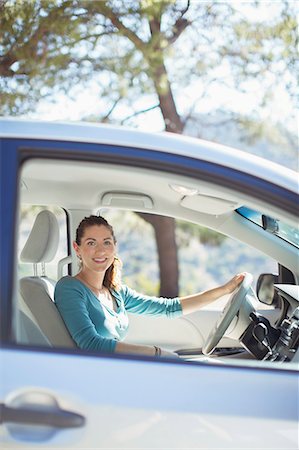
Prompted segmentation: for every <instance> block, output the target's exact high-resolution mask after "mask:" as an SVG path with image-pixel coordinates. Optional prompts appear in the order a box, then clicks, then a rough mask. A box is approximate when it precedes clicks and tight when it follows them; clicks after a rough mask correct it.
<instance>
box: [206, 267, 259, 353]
mask: <svg viewBox="0 0 299 450" xmlns="http://www.w3.org/2000/svg"><path fill="white" fill-rule="evenodd" d="M252 280H253V277H252V275H251V274H250V273H246V274H245V277H244V279H243V281H242V283H241V284H240V286H239V287H238V288H237V289H236V290H235V291H234V292H233V293H232V294H231V296H230V298H229V300H228V302H227V304H226V306H225V308H224V310H223V311H222V313H221V315H220V317H219V319H218V320H217V322H216V324H215V326H214V327H213V329H212V330H211V331H210V334H209V336H208V338H207V340H206V342H205V344H204V346H203V349H202V353H203V354H204V355H210V354H211V353H212V352H213V351H214V350H215V347H216V346H217V344H218V343H219V341H220V339H221V338H222V337H223V336H224V333H225V332H226V330H227V329H228V327H229V326H230V324H231V322H232V320H233V318H234V317H235V315H236V314H237V313H238V311H239V309H240V307H241V305H242V302H243V300H244V299H245V297H246V294H247V292H248V291H249V289H250V287H251V284H252Z"/></svg>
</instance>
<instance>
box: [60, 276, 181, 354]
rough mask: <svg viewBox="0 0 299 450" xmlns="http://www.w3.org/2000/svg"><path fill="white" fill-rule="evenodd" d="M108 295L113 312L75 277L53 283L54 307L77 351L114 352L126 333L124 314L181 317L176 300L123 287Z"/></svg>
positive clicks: (179, 306)
mask: <svg viewBox="0 0 299 450" xmlns="http://www.w3.org/2000/svg"><path fill="white" fill-rule="evenodd" d="M111 294H112V295H113V297H114V299H115V302H116V305H117V308H116V311H114V309H112V308H109V307H108V306H106V305H104V304H102V303H101V302H100V301H99V299H98V298H97V297H96V296H95V295H94V293H93V292H92V291H91V290H90V289H89V288H88V287H87V286H85V284H83V283H82V282H81V281H80V280H78V279H77V278H73V277H70V276H66V277H63V278H61V280H59V281H58V283H57V284H56V288H55V294H54V298H55V303H56V306H57V308H58V310H59V312H60V315H61V316H62V318H63V320H64V322H65V324H66V327H67V328H68V330H69V332H70V334H71V336H72V338H73V340H74V341H75V343H76V344H77V346H78V347H79V348H82V349H86V350H98V351H101V352H114V351H115V346H116V344H117V342H118V341H121V340H123V339H124V338H125V336H126V334H127V332H128V327H129V319H128V314H127V312H130V313H135V314H148V315H151V316H166V317H177V316H180V315H182V307H181V303H180V300H179V298H164V297H150V296H146V295H142V294H139V293H138V292H136V291H134V290H133V289H130V288H129V287H128V286H126V285H122V286H121V288H120V289H119V290H113V291H111Z"/></svg>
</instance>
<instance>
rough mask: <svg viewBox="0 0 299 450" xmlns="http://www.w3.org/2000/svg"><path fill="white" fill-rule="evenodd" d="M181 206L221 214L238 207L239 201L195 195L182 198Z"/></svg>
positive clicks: (206, 212)
mask: <svg viewBox="0 0 299 450" xmlns="http://www.w3.org/2000/svg"><path fill="white" fill-rule="evenodd" d="M181 206H184V208H188V209H192V210H194V211H198V212H201V213H205V214H213V215H220V214H224V213H227V212H229V211H233V210H234V209H236V208H237V207H238V203H236V202H234V201H233V200H227V199H222V198H218V197H211V196H209V195H194V196H192V197H188V196H186V197H184V198H183V199H182V200H181Z"/></svg>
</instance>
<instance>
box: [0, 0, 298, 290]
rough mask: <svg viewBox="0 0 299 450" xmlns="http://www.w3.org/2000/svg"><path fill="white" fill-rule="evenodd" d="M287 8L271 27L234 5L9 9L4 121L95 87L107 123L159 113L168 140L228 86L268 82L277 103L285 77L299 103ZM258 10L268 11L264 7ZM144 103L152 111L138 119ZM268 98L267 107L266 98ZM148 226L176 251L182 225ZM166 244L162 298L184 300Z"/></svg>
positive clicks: (41, 3)
mask: <svg viewBox="0 0 299 450" xmlns="http://www.w3.org/2000/svg"><path fill="white" fill-rule="evenodd" d="M263 3H266V2H263ZM277 3H278V5H276V6H275V8H276V10H277V11H276V14H274V15H273V16H272V17H271V18H269V20H268V21H267V23H265V22H263V23H259V22H257V23H256V22H254V21H252V20H251V21H248V20H247V19H246V17H244V15H243V13H242V10H240V9H238V7H236V6H234V5H233V4H231V2H214V1H211V2H209V1H206V2H198V1H190V0H180V1H174V0H141V1H137V0H105V1H89V0H59V1H58V0H35V1H18V0H6V1H5V0H4V1H2V4H1V11H0V12H1V23H0V36H1V45H0V51H1V57H0V60H1V69H0V76H1V78H0V91H1V92H2V94H1V103H2V113H7V112H10V113H12V114H20V113H23V112H25V111H28V110H32V109H33V108H34V106H35V105H36V103H37V102H38V101H39V100H40V99H41V98H43V97H46V96H50V95H51V96H53V95H55V93H57V92H59V91H61V90H64V91H71V88H72V87H73V86H74V85H76V84H79V83H81V84H84V83H85V85H88V83H89V82H91V81H92V82H96V83H97V86H98V94H99V98H101V99H106V100H107V101H106V104H105V106H106V111H105V113H104V114H101V115H100V114H99V116H98V120H99V121H120V120H121V119H119V117H118V115H117V109H118V107H119V105H120V104H125V105H127V106H128V107H130V108H131V111H132V114H130V115H129V118H130V117H131V118H132V117H135V116H136V115H137V114H141V113H145V112H146V111H149V110H152V109H155V108H156V109H159V111H160V112H161V115H162V117H163V121H164V124H165V130H166V131H169V132H173V133H182V132H183V130H184V127H185V123H186V121H188V120H190V118H191V117H192V115H193V109H195V108H196V107H197V106H198V104H200V103H201V102H202V101H203V98H204V97H205V96H206V95H207V94H208V92H209V90H211V89H213V88H214V86H215V85H216V84H219V83H220V82H221V83H225V84H226V85H227V86H228V87H230V88H233V87H235V86H238V87H239V89H248V81H249V80H255V82H257V81H258V82H260V83H264V82H266V83H267V95H268V96H269V91H270V90H271V87H272V88H273V87H274V86H275V83H276V82H277V81H276V80H277V77H280V78H281V77H282V75H283V76H284V77H286V84H287V87H288V89H289V92H290V95H293V94H294V86H295V81H294V72H295V69H296V68H295V64H296V63H295V61H296V58H295V56H296V51H295V50H294V49H295V48H296V45H295V44H296V43H295V41H296V19H295V17H296V16H295V8H294V5H293V3H292V2H287V1H285V2H277ZM269 6H270V4H269ZM251 7H252V8H256V9H257V11H258V8H259V7H260V5H259V2H255V3H253V4H252V5H251ZM270 75H271V76H270ZM198 81H200V89H201V92H199V94H198V96H197V98H196V99H195V101H194V107H193V108H191V109H190V111H189V112H187V113H186V112H185V111H183V110H182V111H179V110H178V106H177V105H178V103H177V101H176V98H178V97H179V95H180V90H181V89H183V88H186V87H187V86H188V85H190V84H192V83H195V82H198ZM143 95H147V96H148V98H149V100H148V106H147V107H146V108H145V109H142V110H138V109H137V110H136V109H135V108H136V106H135V104H136V103H137V102H136V100H137V99H138V98H140V97H141V96H143ZM259 97H260V99H259V100H260V104H263V102H265V97H266V96H262V95H260V96H259ZM99 103H100V101H99ZM127 119H128V117H127V118H122V122H124V121H126V120H127ZM144 218H145V220H148V221H149V223H151V224H152V225H153V226H154V229H155V232H156V235H157V236H159V235H160V233H162V232H163V234H165V235H167V236H168V238H169V239H170V240H171V241H172V242H173V243H174V242H175V223H174V221H173V220H172V219H168V220H165V219H163V218H160V219H159V218H155V219H154V218H153V217H151V216H147V215H144ZM163 245H164V244H163V241H161V242H160V241H158V246H159V255H160V272H161V274H164V273H167V276H163V277H161V286H160V294H161V295H177V290H178V284H177V279H178V265H177V259H176V258H174V259H173V260H172V261H173V264H172V270H170V266H169V264H168V263H167V261H166V265H164V262H163V261H164V258H163V255H165V251H166V249H165V248H163ZM171 286H172V288H171Z"/></svg>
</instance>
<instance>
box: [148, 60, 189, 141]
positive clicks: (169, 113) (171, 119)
mask: <svg viewBox="0 0 299 450" xmlns="http://www.w3.org/2000/svg"><path fill="white" fill-rule="evenodd" d="M153 79H154V83H155V89H156V92H157V95H158V97H159V103H160V110H161V113H162V116H163V119H164V122H165V130H166V131H169V132H171V133H178V134H182V132H183V129H184V124H183V122H182V120H181V118H180V116H179V114H178V112H177V109H176V106H175V102H174V98H173V94H172V90H171V86H170V83H169V80H168V75H167V71H166V67H165V65H164V62H163V63H161V65H159V67H157V68H156V70H155V76H154V77H153Z"/></svg>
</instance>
